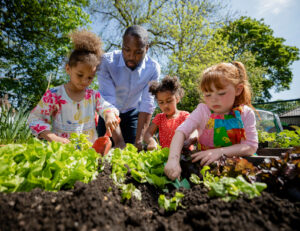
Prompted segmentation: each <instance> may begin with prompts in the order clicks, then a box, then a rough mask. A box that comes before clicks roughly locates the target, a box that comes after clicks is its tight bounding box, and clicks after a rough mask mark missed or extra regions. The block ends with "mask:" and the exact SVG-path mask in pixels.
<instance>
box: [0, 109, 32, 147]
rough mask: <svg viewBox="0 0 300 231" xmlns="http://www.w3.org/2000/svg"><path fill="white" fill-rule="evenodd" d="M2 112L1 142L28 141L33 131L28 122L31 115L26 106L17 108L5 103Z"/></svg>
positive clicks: (0, 121)
mask: <svg viewBox="0 0 300 231" xmlns="http://www.w3.org/2000/svg"><path fill="white" fill-rule="evenodd" d="M0 112H1V117H0V144H10V143H25V142H27V140H28V139H29V138H30V137H31V131H30V129H29V126H28V125H27V124H26V122H27V118H28V115H29V113H28V112H27V110H26V108H25V107H21V108H20V109H19V110H16V109H14V108H13V107H12V106H8V105H5V104H4V105H2V106H1V108H0Z"/></svg>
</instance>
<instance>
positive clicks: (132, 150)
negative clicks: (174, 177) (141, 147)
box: [109, 144, 171, 189]
mask: <svg viewBox="0 0 300 231" xmlns="http://www.w3.org/2000/svg"><path fill="white" fill-rule="evenodd" d="M168 155H169V149H168V148H163V149H158V150H153V151H141V152H138V151H137V148H136V147H134V146H133V145H132V144H127V145H126V147H125V148H124V149H123V150H121V149H118V148H117V149H115V150H114V151H113V153H112V156H111V160H109V161H110V162H111V165H112V175H111V177H112V178H113V179H114V181H115V182H116V183H119V184H122V183H124V181H125V177H126V174H130V175H131V176H132V177H133V178H134V179H135V180H136V181H137V182H139V183H145V182H148V183H149V184H152V185H155V186H156V187H159V188H161V189H164V188H165V185H166V184H168V183H171V181H169V180H168V179H167V177H166V176H165V175H164V163H165V162H166V161H167V159H168Z"/></svg>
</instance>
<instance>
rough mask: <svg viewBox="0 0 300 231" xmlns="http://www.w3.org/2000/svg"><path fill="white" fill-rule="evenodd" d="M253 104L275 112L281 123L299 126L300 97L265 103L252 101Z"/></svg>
mask: <svg viewBox="0 0 300 231" xmlns="http://www.w3.org/2000/svg"><path fill="white" fill-rule="evenodd" d="M253 106H254V107H255V108H259V109H264V110H267V111H271V112H274V113H277V114H278V115H279V117H280V121H281V122H282V124H283V125H291V124H292V125H297V126H300V98H299V99H291V100H278V101H274V102H267V103H254V104H253Z"/></svg>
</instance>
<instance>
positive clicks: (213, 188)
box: [190, 166, 267, 201]
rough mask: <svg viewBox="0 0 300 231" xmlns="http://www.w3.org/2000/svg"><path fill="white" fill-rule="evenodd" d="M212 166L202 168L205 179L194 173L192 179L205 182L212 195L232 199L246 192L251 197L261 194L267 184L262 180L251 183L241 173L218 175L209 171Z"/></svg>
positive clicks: (196, 182) (196, 181) (226, 199)
mask: <svg viewBox="0 0 300 231" xmlns="http://www.w3.org/2000/svg"><path fill="white" fill-rule="evenodd" d="M209 169H210V167H209V166H204V167H203V168H202V170H201V172H200V173H201V175H202V176H203V181H201V180H200V178H199V177H198V176H197V175H195V174H192V175H191V177H190V180H191V181H192V182H193V183H195V184H199V183H203V184H204V185H205V186H206V187H207V188H208V189H209V192H208V195H209V196H211V197H221V198H222V199H223V200H224V201H231V200H233V199H236V198H237V197H238V196H240V194H245V195H246V196H248V197H249V198H250V199H252V198H253V197H256V196H260V192H261V191H262V190H264V189H265V188H266V187H267V185H266V184H265V183H261V182H255V183H252V184H251V183H249V182H247V181H246V180H245V179H244V178H243V177H242V176H241V175H239V176H237V177H236V178H233V177H218V176H214V175H212V174H211V173H209V171H208V170H209Z"/></svg>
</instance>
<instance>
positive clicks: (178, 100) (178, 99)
mask: <svg viewBox="0 0 300 231" xmlns="http://www.w3.org/2000/svg"><path fill="white" fill-rule="evenodd" d="M175 98H176V103H179V102H180V97H179V96H178V95H176V96H175Z"/></svg>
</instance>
